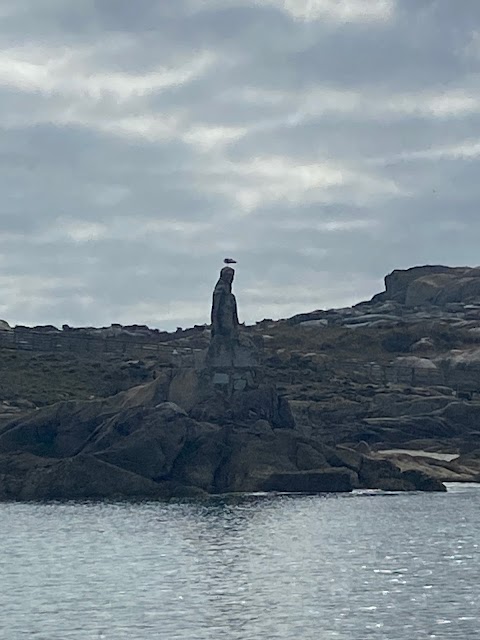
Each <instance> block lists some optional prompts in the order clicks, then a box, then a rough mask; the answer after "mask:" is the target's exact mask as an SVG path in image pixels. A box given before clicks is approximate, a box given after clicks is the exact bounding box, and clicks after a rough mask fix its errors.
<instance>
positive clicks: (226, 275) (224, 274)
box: [220, 267, 235, 285]
mask: <svg viewBox="0 0 480 640" xmlns="http://www.w3.org/2000/svg"><path fill="white" fill-rule="evenodd" d="M234 276H235V270H234V269H232V267H223V269H222V270H221V271H220V280H221V281H222V282H225V283H226V284H228V285H231V284H232V282H233V278H234Z"/></svg>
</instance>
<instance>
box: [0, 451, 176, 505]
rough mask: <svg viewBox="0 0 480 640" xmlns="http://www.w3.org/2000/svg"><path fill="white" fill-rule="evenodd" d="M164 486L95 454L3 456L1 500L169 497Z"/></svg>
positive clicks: (1, 462) (0, 477) (0, 480)
mask: <svg viewBox="0 0 480 640" xmlns="http://www.w3.org/2000/svg"><path fill="white" fill-rule="evenodd" d="M169 495H170V494H169V492H168V491H165V490H164V489H162V486H161V485H159V484H157V483H155V482H152V481H151V480H148V479H147V478H143V477H142V476H139V475H136V474H134V473H131V472H129V471H126V470H124V469H120V468H118V467H116V466H114V465H110V464H107V463H106V462H103V461H101V460H98V459H96V458H95V457H93V456H87V455H79V456H74V457H72V458H65V459H63V460H55V459H51V458H40V457H37V456H33V455H31V454H28V453H19V454H13V455H9V456H5V455H4V456H0V499H3V500H6V499H7V500H8V499H15V500H75V499H92V498H95V499H99V498H120V497H126V498H145V497H149V498H159V497H168V496H169Z"/></svg>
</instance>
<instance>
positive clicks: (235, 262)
mask: <svg viewBox="0 0 480 640" xmlns="http://www.w3.org/2000/svg"><path fill="white" fill-rule="evenodd" d="M224 263H225V264H237V261H236V260H234V259H233V258H225V259H224Z"/></svg>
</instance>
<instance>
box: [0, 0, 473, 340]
mask: <svg viewBox="0 0 480 640" xmlns="http://www.w3.org/2000/svg"><path fill="white" fill-rule="evenodd" d="M0 38H1V49H0V127H1V133H0V166H1V171H0V231H1V236H0V242H1V250H0V285H1V288H0V291H1V295H0V317H1V318H4V319H5V320H7V321H8V322H10V324H12V325H13V324H16V323H18V324H47V323H52V324H55V325H57V326H61V325H62V324H63V323H68V324H71V325H77V326H79V325H109V324H110V323H112V322H120V323H123V324H129V323H134V322H135V323H139V324H144V323H146V324H149V325H150V326H153V327H160V328H166V329H171V328H175V327H176V326H183V327H185V326H191V325H192V324H194V323H204V322H208V319H209V307H210V298H211V291H212V288H213V286H214V284H215V281H216V279H217V276H218V271H219V269H220V267H221V266H222V260H223V258H224V257H227V256H232V257H234V258H236V259H237V260H238V263H239V264H238V268H237V275H236V280H235V292H236V295H237V301H238V304H239V311H240V316H241V320H243V321H247V322H248V323H253V322H255V321H256V320H261V319H262V318H265V317H266V318H279V317H288V316H290V315H293V314H295V313H299V312H303V311H310V310H313V309H318V308H330V307H338V306H345V305H350V304H353V303H355V302H358V301H360V300H363V299H367V298H370V297H371V296H372V295H373V294H374V293H377V292H378V291H380V290H382V288H383V282H382V279H383V276H384V275H385V274H386V273H388V272H389V271H391V270H393V269H395V268H406V267H409V266H414V265H417V264H426V263H434V264H435V263H436V264H438V263H441V264H449V265H471V266H475V265H478V264H479V263H480V258H479V248H480V213H479V200H480V133H479V131H480V129H479V126H480V74H479V70H480V1H479V0H138V1H136V2H134V1H132V0H77V1H74V0H14V1H13V0H0Z"/></svg>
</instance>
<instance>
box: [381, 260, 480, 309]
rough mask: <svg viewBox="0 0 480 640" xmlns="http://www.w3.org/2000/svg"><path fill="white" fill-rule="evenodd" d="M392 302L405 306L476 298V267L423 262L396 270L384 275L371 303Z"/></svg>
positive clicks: (479, 277) (479, 272)
mask: <svg viewBox="0 0 480 640" xmlns="http://www.w3.org/2000/svg"><path fill="white" fill-rule="evenodd" d="M385 300H389V301H394V302H399V303H400V304H403V305H406V306H407V307H421V306H425V305H432V304H433V305H438V306H444V305H446V304H449V303H465V302H473V301H478V300H480V269H479V268H475V269H472V268H470V267H446V266H443V265H425V266H421V267H413V268H411V269H405V270H402V269H396V270H395V271H392V273H390V274H388V275H387V276H386V277H385V291H384V292H383V293H381V294H378V295H376V296H374V298H373V301H374V302H380V301H385Z"/></svg>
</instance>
